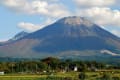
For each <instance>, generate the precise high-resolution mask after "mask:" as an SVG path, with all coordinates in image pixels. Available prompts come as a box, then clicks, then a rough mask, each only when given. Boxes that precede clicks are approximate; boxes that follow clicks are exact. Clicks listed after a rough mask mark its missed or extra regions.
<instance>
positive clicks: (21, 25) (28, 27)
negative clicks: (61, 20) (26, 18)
mask: <svg viewBox="0 0 120 80" xmlns="http://www.w3.org/2000/svg"><path fill="white" fill-rule="evenodd" d="M53 22H54V20H51V19H47V20H46V21H45V22H44V23H41V24H32V23H28V22H27V23H26V22H20V23H19V24H18V27H19V28H21V29H23V30H25V31H27V32H34V31H36V30H39V29H42V28H44V27H46V26H47V25H49V24H51V23H53Z"/></svg>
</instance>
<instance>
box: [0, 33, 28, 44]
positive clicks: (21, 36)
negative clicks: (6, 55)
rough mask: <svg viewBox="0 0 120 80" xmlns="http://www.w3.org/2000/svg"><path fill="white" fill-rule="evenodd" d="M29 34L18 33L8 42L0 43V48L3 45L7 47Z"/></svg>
mask: <svg viewBox="0 0 120 80" xmlns="http://www.w3.org/2000/svg"><path fill="white" fill-rule="evenodd" d="M28 34H29V33H27V32H24V31H22V32H19V33H18V34H16V35H15V36H14V37H13V38H11V39H9V40H8V41H4V42H0V46H3V45H8V44H10V43H13V42H15V41H17V40H19V39H21V38H23V37H24V36H26V35H28Z"/></svg>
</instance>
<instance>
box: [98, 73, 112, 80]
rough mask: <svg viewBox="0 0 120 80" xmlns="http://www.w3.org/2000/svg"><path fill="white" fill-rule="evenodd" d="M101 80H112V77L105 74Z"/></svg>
mask: <svg viewBox="0 0 120 80" xmlns="http://www.w3.org/2000/svg"><path fill="white" fill-rule="evenodd" d="M100 80H112V77H111V75H110V74H109V73H108V74H107V73H104V74H103V76H102V77H101V78H100Z"/></svg>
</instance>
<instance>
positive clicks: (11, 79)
mask: <svg viewBox="0 0 120 80" xmlns="http://www.w3.org/2000/svg"><path fill="white" fill-rule="evenodd" d="M105 73H107V74H110V76H111V77H114V78H115V79H110V80H120V72H119V71H114V70H113V71H112V72H105ZM85 74H86V75H87V77H86V79H85V80H102V79H98V78H100V77H102V75H103V74H104V73H103V72H86V73H85ZM78 75H79V72H68V73H54V74H51V75H38V74H37V75H35V74H33V75H32V74H31V75H30V74H29V75H27V74H9V75H1V76H0V80H80V79H78Z"/></svg>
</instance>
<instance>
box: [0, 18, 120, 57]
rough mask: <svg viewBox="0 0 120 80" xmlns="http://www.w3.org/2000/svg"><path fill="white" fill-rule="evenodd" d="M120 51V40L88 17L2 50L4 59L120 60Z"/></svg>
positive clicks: (58, 25)
mask: <svg viewBox="0 0 120 80" xmlns="http://www.w3.org/2000/svg"><path fill="white" fill-rule="evenodd" d="M119 50H120V38H118V37H117V36H115V35H113V34H111V33H110V32H108V31H106V30H104V29H102V28H101V27H100V26H99V25H97V24H94V23H93V22H92V21H90V20H88V19H86V18H84V17H77V16H73V17H65V18H62V19H60V20H58V21H56V22H55V23H53V24H51V25H48V26H46V27H45V28H43V29H41V30H38V31H36V32H33V33H30V34H28V35H26V36H24V37H21V38H19V39H17V40H15V41H14V42H12V43H10V44H6V45H2V46H0V55H1V56H3V57H4V56H8V57H39V58H43V57H48V56H57V57H62V58H63V57H64V58H81V57H89V58H90V57H92V58H93V57H111V56H119V55H120V51H119Z"/></svg>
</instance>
